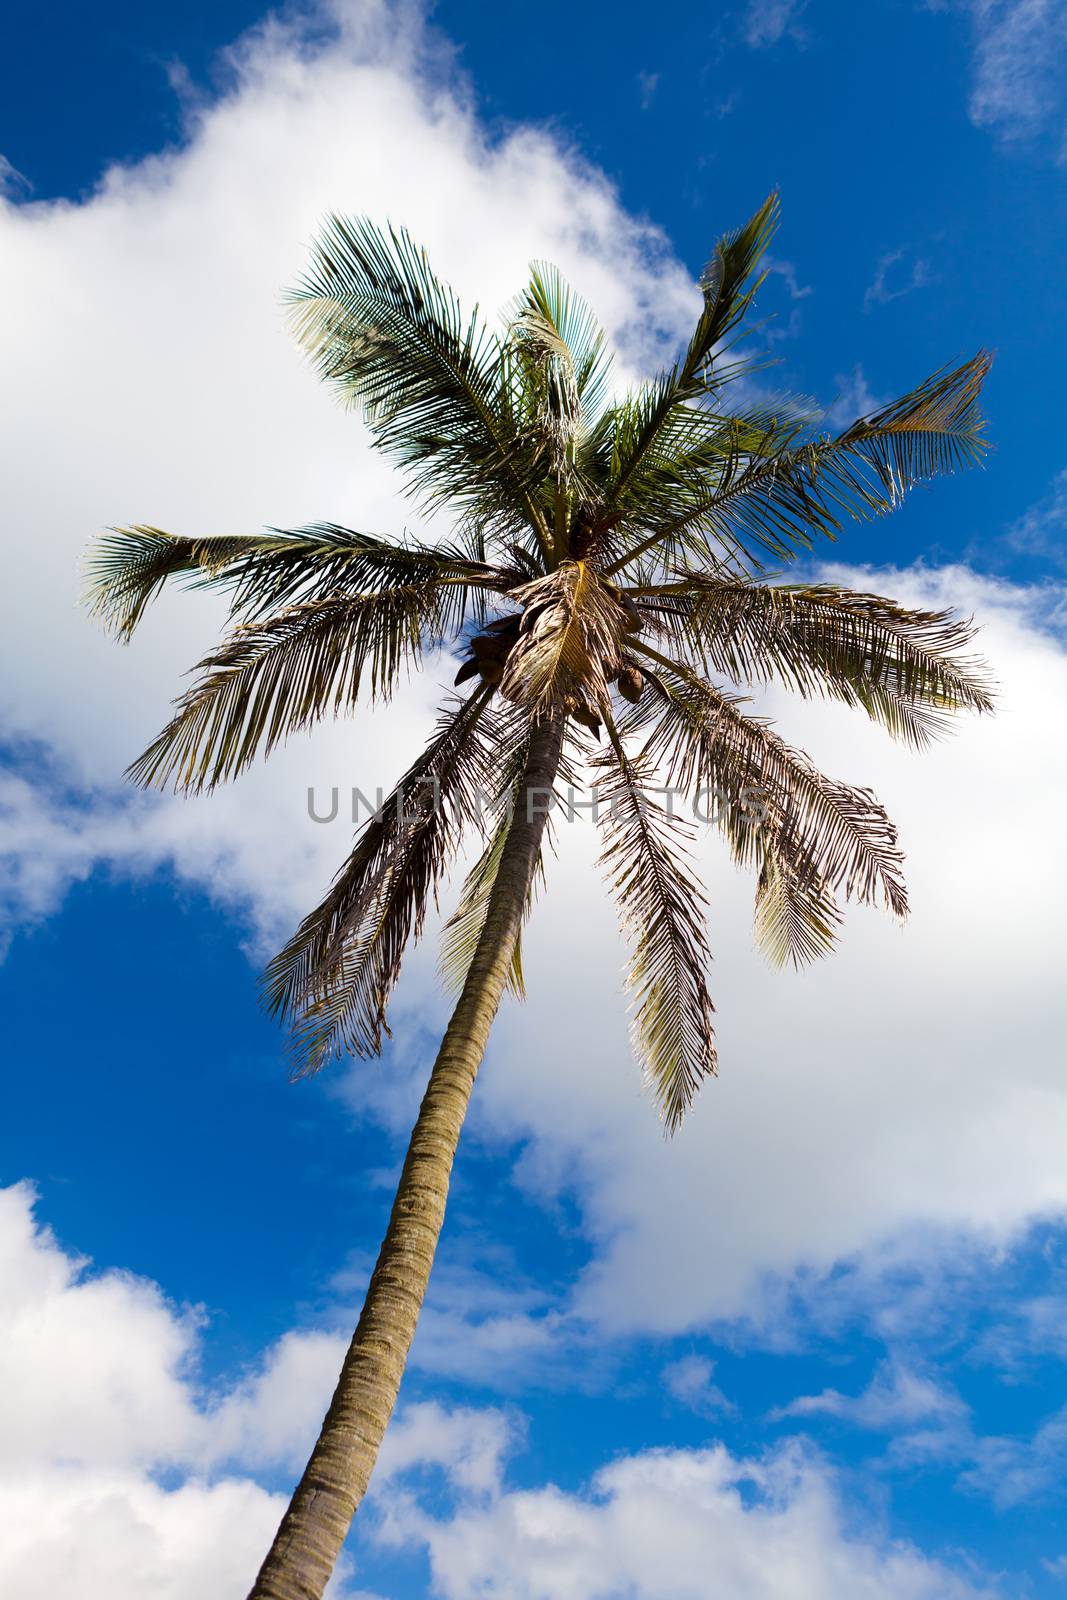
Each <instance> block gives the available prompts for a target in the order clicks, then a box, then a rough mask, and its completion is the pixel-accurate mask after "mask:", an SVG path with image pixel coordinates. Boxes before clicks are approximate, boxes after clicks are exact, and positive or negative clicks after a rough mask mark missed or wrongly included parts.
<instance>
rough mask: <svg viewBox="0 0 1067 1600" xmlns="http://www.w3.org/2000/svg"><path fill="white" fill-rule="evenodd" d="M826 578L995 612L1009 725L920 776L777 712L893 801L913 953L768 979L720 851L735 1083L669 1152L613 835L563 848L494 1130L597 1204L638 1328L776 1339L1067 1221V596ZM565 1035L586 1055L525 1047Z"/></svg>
mask: <svg viewBox="0 0 1067 1600" xmlns="http://www.w3.org/2000/svg"><path fill="white" fill-rule="evenodd" d="M826 575H827V576H831V577H837V578H847V579H848V580H849V581H852V582H854V583H856V584H857V585H858V586H860V587H862V588H866V589H871V590H875V591H881V592H888V593H892V594H895V595H898V596H899V597H900V598H902V599H903V600H905V601H908V602H911V603H914V604H925V605H930V606H936V605H941V604H946V603H955V604H957V605H959V606H960V607H962V609H963V610H964V611H970V610H972V609H973V610H974V611H976V612H977V613H978V615H979V617H980V619H981V620H982V622H983V624H984V632H983V636H982V647H983V649H984V650H985V651H986V652H987V653H988V655H989V657H990V658H991V660H992V661H993V662H994V664H995V667H996V672H997V675H998V678H999V680H1000V694H1001V709H1000V712H999V715H998V716H997V717H996V718H995V719H990V720H982V721H976V722H973V723H970V724H968V725H966V726H963V727H961V728H960V730H959V732H958V734H957V736H956V737H955V739H953V740H952V741H950V742H948V743H946V744H944V745H943V746H941V747H939V748H938V749H937V750H935V751H934V752H932V753H930V754H927V755H925V756H923V757H919V756H916V755H915V754H913V753H910V752H906V751H902V750H900V749H899V748H897V747H894V746H892V745H891V744H890V743H889V742H888V741H886V740H885V739H884V737H883V736H882V735H880V734H879V733H878V732H877V730H875V729H873V728H870V727H868V726H866V725H864V724H860V723H858V722H856V721H855V720H853V719H851V718H849V717H846V716H844V715H841V714H840V713H839V710H838V708H832V707H828V706H825V705H821V704H817V703H816V704H810V703H809V704H806V705H805V704H793V705H790V706H789V707H788V716H787V717H786V716H785V715H784V713H785V712H786V706H785V703H784V700H783V698H782V697H780V696H777V695H775V696H772V697H771V698H770V699H769V700H768V702H767V707H768V709H771V710H773V711H775V712H782V713H783V717H782V721H781V726H782V727H783V728H784V729H785V730H786V731H787V732H788V733H790V734H791V735H792V736H793V737H794V738H795V739H797V740H798V742H800V743H802V744H803V745H804V746H806V747H807V748H808V749H810V750H811V751H812V753H813V755H814V756H815V757H816V759H817V760H818V761H819V762H820V764H821V765H822V766H824V767H825V768H826V769H827V770H828V771H830V772H832V773H835V774H839V775H840V776H842V777H844V778H848V779H851V780H853V781H861V782H866V783H870V784H871V785H872V786H873V787H874V788H875V790H876V791H877V792H878V793H879V794H880V795H881V796H882V797H883V799H884V800H885V802H886V804H887V805H888V807H889V809H890V811H891V813H892V814H893V815H894V816H895V818H896V819H897V821H898V824H899V826H900V829H901V835H902V839H903V842H904V845H905V847H906V850H907V853H908V875H909V881H910V884H911V890H912V905H913V911H912V916H911V919H910V922H909V924H908V926H907V927H906V928H904V929H903V930H902V929H900V928H898V927H896V926H895V925H894V924H893V923H892V922H891V921H890V920H889V919H888V918H886V917H885V916H884V915H880V914H877V913H875V912H869V913H868V912H861V913H860V914H858V915H857V914H853V915H851V916H850V919H849V924H848V930H847V932H846V935H845V938H844V940H843V943H842V947H841V949H840V950H839V952H838V954H837V955H836V956H835V958H834V959H833V961H831V962H827V963H824V964H822V965H820V966H818V967H816V968H813V969H809V970H807V971H805V972H803V973H800V974H796V975H793V974H772V973H770V972H768V971H767V969H766V968H765V967H764V966H763V964H762V962H761V961H760V959H759V958H758V957H757V955H756V954H755V952H754V951H753V948H752V938H751V931H750V905H751V901H750V895H751V885H750V884H747V883H746V882H744V881H743V880H742V879H740V878H739V877H738V876H737V875H736V874H735V873H734V871H733V870H732V868H731V867H730V866H729V865H728V863H727V862H726V861H725V860H723V859H722V858H721V857H720V856H719V855H717V853H716V852H715V851H714V850H713V849H711V848H710V847H709V849H708V852H707V855H706V857H705V863H706V870H707V881H708V882H709V884H710V886H711V896H712V900H711V905H712V912H711V915H712V929H713V948H714V951H715V956H716V960H715V968H714V973H713V984H714V995H715V998H716V1002H717V1004H718V1007H719V1048H720V1076H719V1077H718V1078H717V1079H716V1080H715V1081H713V1082H711V1083H708V1084H707V1085H705V1087H704V1089H703V1091H702V1094H701V1098H700V1101H699V1102H698V1105H697V1107H696V1109H695V1111H694V1112H693V1113H692V1114H691V1117H690V1120H689V1122H688V1124H687V1126H686V1127H685V1128H684V1129H683V1131H682V1133H681V1134H680V1136H679V1137H677V1138H675V1139H674V1140H673V1141H671V1142H669V1143H668V1142H665V1141H664V1139H663V1138H662V1135H661V1133H660V1130H659V1128H658V1126H657V1124H656V1121H655V1119H654V1117H653V1115H652V1113H651V1110H650V1108H649V1105H648V1103H647V1101H646V1100H645V1099H644V1097H643V1095H642V1093H641V1088H640V1084H639V1081H638V1076H637V1073H636V1069H635V1068H634V1066H633V1064H632V1061H631V1058H630V1055H629V1051H628V1048H627V1042H626V1030H625V1015H624V1004H623V1001H622V998H621V995H620V992H619V991H620V985H619V969H620V967H621V951H620V948H619V946H618V944H617V943H616V944H613V937H614V932H613V918H612V915H611V912H610V909H609V907H608V906H607V904H606V902H605V900H604V897H603V895H602V893H601V891H600V888H599V880H598V879H597V878H596V877H595V875H594V873H593V871H592V868H591V858H592V856H593V855H594V853H595V842H594V840H593V839H592V837H591V834H592V829H591V828H590V827H589V826H585V827H581V826H574V827H568V828H563V829H561V830H560V833H561V840H560V862H559V868H558V870H557V871H556V873H555V874H554V875H553V880H552V885H551V891H550V895H549V897H548V898H547V899H546V901H545V902H544V905H543V907H542V908H539V910H538V914H537V915H536V916H535V917H534V919H533V921H532V925H531V928H530V933H529V937H528V940H527V957H526V968H527V979H528V984H529V990H530V1000H529V1002H528V1004H527V1006H526V1008H525V1009H524V1010H522V1011H521V1012H519V1011H518V1010H509V1011H507V1012H505V1013H504V1014H503V1015H502V1017H501V1019H500V1023H499V1024H498V1032H497V1038H496V1042H495V1044H494V1045H493V1046H492V1049H491V1054H490V1061H489V1065H488V1068H487V1070H486V1072H485V1075H484V1077H483V1080H482V1084H481V1089H480V1094H479V1097H478V1105H477V1108H476V1111H475V1116H476V1117H480V1118H483V1119H486V1121H487V1122H488V1124H489V1126H490V1127H491V1128H493V1129H495V1130H496V1131H497V1132H499V1133H503V1134H506V1136H507V1137H509V1138H513V1137H515V1136H516V1135H523V1136H525V1137H526V1139H527V1141H528V1147H527V1152H526V1157H525V1161H524V1164H523V1167H522V1172H521V1175H522V1177H523V1179H524V1181H525V1182H526V1183H527V1184H528V1186H529V1187H530V1189H531V1190H532V1191H533V1192H536V1193H547V1194H555V1193H558V1192H559V1191H560V1190H564V1191H569V1192H572V1193H573V1192H576V1193H577V1195H578V1197H579V1199H580V1201H581V1204H582V1205H583V1208H584V1216H585V1221H586V1227H587V1230H588V1232H589V1234H590V1236H591V1239H592V1242H593V1246H594V1253H593V1258H592V1261H591V1263H590V1265H589V1267H588V1269H587V1270H586V1272H585V1273H584V1275H583V1277H582V1279H581V1280H580V1283H579V1286H578V1290H577V1295H576V1299H575V1307H576V1309H577V1310H578V1311H579V1312H580V1313H581V1314H582V1315H584V1316H586V1317H589V1318H591V1319H593V1320H595V1321H597V1322H600V1323H601V1324H603V1325H605V1326H607V1327H610V1328H612V1329H615V1330H617V1331H621V1330H623V1329H629V1330H638V1329H643V1330H646V1331H657V1332H663V1333H667V1332H678V1331H680V1330H683V1329H686V1328H694V1327H698V1326H705V1325H707V1324H708V1323H709V1322H714V1321H715V1320H716V1319H720V1318H733V1317H738V1316H744V1317H755V1318H757V1319H759V1318H760V1317H764V1318H766V1319H771V1318H772V1317H777V1316H778V1315H779V1314H780V1313H781V1309H782V1301H781V1298H780V1296H779V1294H778V1292H777V1288H776V1286H781V1284H782V1283H783V1282H794V1283H796V1284H798V1286H799V1289H800V1290H802V1292H803V1293H804V1294H805V1295H806V1296H807V1297H808V1298H809V1299H811V1300H813V1301H816V1302H817V1301H818V1300H819V1299H820V1298H821V1297H822V1295H823V1294H824V1292H825V1293H826V1295H827V1297H828V1298H829V1299H832V1297H833V1291H831V1290H830V1289H825V1290H824V1283H825V1277H826V1274H828V1273H829V1271H830V1268H831V1267H832V1266H833V1265H834V1264H835V1263H842V1262H847V1261H850V1260H857V1259H864V1258H868V1257H870V1258H874V1259H877V1257H878V1253H879V1252H880V1251H881V1250H883V1249H885V1248H887V1246H888V1245H889V1244H890V1242H891V1241H893V1240H898V1241H900V1244H899V1250H900V1251H902V1252H904V1253H907V1252H909V1251H913V1252H915V1254H916V1255H918V1256H919V1258H920V1259H926V1260H933V1259H935V1258H936V1255H937V1252H938V1250H939V1248H940V1249H943V1250H944V1251H946V1252H947V1253H948V1255H949V1257H950V1258H951V1256H954V1255H956V1254H957V1253H959V1252H961V1251H962V1252H967V1251H969V1250H973V1251H976V1252H978V1254H979V1255H980V1254H981V1253H982V1252H984V1251H987V1250H988V1251H993V1250H996V1249H999V1248H1001V1247H1003V1246H1004V1245H1005V1244H1007V1243H1010V1241H1011V1240H1012V1239H1013V1238H1015V1237H1017V1236H1018V1234H1019V1230H1022V1229H1024V1228H1025V1227H1026V1225H1027V1223H1028V1222H1029V1221H1030V1220H1031V1219H1035V1218H1038V1217H1048V1216H1053V1215H1055V1216H1062V1215H1063V1212H1064V1209H1065V1207H1067V1186H1065V1182H1064V1176H1063V1163H1062V1150H1063V1144H1064V1139H1065V1138H1067V1090H1065V1086H1064V1083H1063V1076H1062V1070H1061V1069H1062V1050H1061V1045H1060V1040H1061V1039H1062V1034H1063V1027H1064V1022H1065V1020H1067V1019H1065V1017H1064V1014H1063V1012H1064V1006H1065V1003H1067V997H1065V995H1064V991H1063V986H1062V984H1061V983H1060V981H1059V977H1058V962H1059V951H1060V950H1061V949H1062V945H1063V937H1064V932H1065V930H1064V926H1063V919H1064V911H1063V905H1062V898H1061V896H1060V895H1059V892H1058V884H1059V883H1060V882H1062V880H1063V875H1064V871H1065V862H1064V850H1065V844H1064V840H1063V838H1062V834H1061V832H1060V830H1057V829H1055V828H1050V826H1049V817H1050V815H1051V814H1052V812H1050V807H1052V808H1053V810H1054V809H1055V801H1054V797H1056V796H1059V795H1061V794H1062V793H1063V792H1064V788H1065V786H1067V772H1065V763H1067V755H1065V752H1064V751H1063V749H1062V746H1061V745H1060V743H1059V742H1057V741H1055V740H1049V739H1048V738H1047V737H1046V730H1047V728H1048V727H1050V726H1053V725H1054V724H1055V719H1056V717H1057V716H1058V707H1059V706H1061V705H1062V703H1063V700H1064V697H1065V696H1067V653H1065V651H1064V649H1063V646H1062V644H1061V642H1060V641H1059V639H1058V637H1057V636H1055V635H1054V633H1052V632H1051V631H1049V628H1048V618H1049V610H1050V608H1054V605H1055V597H1054V596H1052V595H1050V594H1049V593H1047V592H1046V591H1044V590H1039V591H1033V592H1030V591H1026V590H1020V589H1013V588H1011V587H1010V586H1008V585H1004V584H998V583H996V582H992V581H987V580H981V579H978V578H976V577H975V576H974V575H973V574H969V573H968V572H966V571H965V570H962V569H960V570H955V571H942V572H937V573H935V572H927V573H924V572H921V571H920V572H914V573H902V572H866V571H862V572H856V571H850V572H845V571H843V570H841V569H827V573H826ZM555 1037H562V1038H565V1040H566V1050H565V1051H556V1050H554V1049H551V1048H545V1049H543V1050H542V1049H537V1050H531V1048H530V1040H531V1039H535V1040H550V1039H553V1038H555ZM575 1060H579V1061H581V1062H582V1068H583V1070H582V1072H581V1073H580V1074H576V1073H575V1072H574V1071H573V1067H572V1063H573V1062H574V1061H575ZM564 1102H565V1103H566V1105H567V1118H566V1119H565V1120H564V1119H561V1117H560V1116H559V1107H560V1105H561V1104H562V1103H564ZM890 1256H892V1252H891V1251H890ZM895 1259H897V1261H898V1263H899V1259H900V1257H899V1255H898V1256H897V1257H896V1258H895ZM801 1269H803V1276H802V1277H801V1278H800V1279H798V1278H797V1274H798V1272H799V1271H800V1270H801ZM930 1282H931V1283H932V1284H933V1283H936V1275H935V1274H934V1273H933V1271H931V1273H930Z"/></svg>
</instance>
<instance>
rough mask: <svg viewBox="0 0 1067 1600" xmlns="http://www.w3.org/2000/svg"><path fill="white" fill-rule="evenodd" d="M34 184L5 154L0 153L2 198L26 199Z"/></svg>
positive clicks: (0, 190) (0, 193)
mask: <svg viewBox="0 0 1067 1600" xmlns="http://www.w3.org/2000/svg"><path fill="white" fill-rule="evenodd" d="M32 189H33V184H32V183H31V182H30V180H29V178H27V177H26V176H25V175H24V174H23V173H21V172H20V171H19V170H18V168H17V167H14V166H12V164H11V162H10V161H9V160H8V159H7V157H6V156H5V155H2V154H0V198H6V199H10V200H24V199H25V198H26V196H27V195H28V194H29V193H30V192H31V191H32Z"/></svg>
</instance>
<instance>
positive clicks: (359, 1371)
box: [248, 713, 563, 1600]
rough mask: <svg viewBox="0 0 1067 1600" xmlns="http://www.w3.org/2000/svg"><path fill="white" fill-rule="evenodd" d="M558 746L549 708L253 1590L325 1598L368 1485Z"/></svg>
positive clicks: (258, 1599)
mask: <svg viewBox="0 0 1067 1600" xmlns="http://www.w3.org/2000/svg"><path fill="white" fill-rule="evenodd" d="M562 745H563V719H562V717H561V716H559V715H558V714H556V713H551V714H548V715H546V716H545V717H543V718H542V720H541V721H540V722H539V723H538V724H537V726H536V727H535V729H534V732H533V737H532V739H531V742H530V754H529V759H528V761H527V766H526V774H525V777H524V780H523V787H522V790H521V791H520V794H519V796H518V799H517V802H516V807H515V816H514V820H513V822H512V825H511V829H510V831H509V833H508V837H507V842H506V844H505V846H504V850H503V853H502V856H501V859H500V867H499V870H498V873H497V878H496V883H495V885H494V887H493V891H492V894H491V896H490V901H489V908H488V913H487V915H486V921H485V928H484V930H483V932H482V936H481V938H480V939H479V941H478V945H477V948H476V950H475V953H474V959H473V961H472V962H471V967H470V971H469V973H468V974H467V980H466V982H465V983H464V985H463V990H462V993H461V994H460V997H459V1000H458V1001H457V1002H456V1008H455V1010H454V1011H453V1013H452V1017H451V1020H450V1021H449V1024H448V1027H447V1029H446V1030H445V1035H444V1038H443V1039H442V1041H441V1048H440V1050H439V1051H438V1053H437V1059H436V1061H435V1062H434V1065H433V1071H432V1072H431V1074H430V1081H429V1084H428V1085H427V1089H426V1093H425V1095H424V1097H423V1101H422V1105H421V1106H420V1108H419V1115H418V1118H417V1120H416V1122H415V1127H414V1129H413V1130H412V1134H411V1142H410V1144H409V1145H408V1152H407V1156H406V1158H405V1161H404V1168H403V1171H402V1173H401V1175H400V1183H399V1185H398V1187H397V1191H396V1198H395V1200H394V1201H393V1209H392V1212H391V1214H390V1217H389V1226H388V1229H387V1230H386V1234H385V1239H384V1241H383V1243H382V1247H381V1250H380V1252H379V1254H378V1261H377V1264H376V1265H375V1268H374V1272H373V1275H372V1276H371V1280H370V1284H369V1286H368V1289H367V1297H366V1299H365V1300H364V1302H363V1310H362V1311H361V1313H360V1318H359V1323H358V1325H357V1327H356V1331H355V1333H354V1334H353V1336H352V1343H351V1344H350V1345H349V1347H348V1354H347V1355H346V1356H345V1360H344V1365H343V1367H342V1368H341V1376H340V1378H339V1380H338V1384H337V1388H336V1390H335V1391H334V1396H333V1400H332V1401H331V1403H330V1409H329V1411H328V1412H327V1413H326V1419H325V1421H324V1422H323V1424H322V1431H321V1432H320V1434H319V1438H318V1442H317V1444H316V1445H315V1448H314V1450H313V1451H312V1453H311V1458H310V1460H309V1461H308V1464H307V1467H306V1468H305V1471H304V1476H303V1477H302V1478H301V1480H300V1483H299V1484H298V1486H297V1488H296V1491H295V1493H294V1494H293V1498H292V1500H291V1501H290V1503H289V1509H288V1510H287V1511H286V1513H285V1516H284V1517H283V1518H282V1521H281V1526H280V1527H279V1529H278V1532H277V1534H276V1535H275V1539H274V1543H273V1545H272V1546H271V1548H270V1551H269V1552H268V1555H267V1558H266V1560H265V1561H264V1563H263V1565H262V1567H261V1568H260V1571H259V1576H258V1577H257V1578H256V1581H255V1583H254V1584H253V1586H252V1589H251V1590H250V1592H249V1597H248V1600H321V1596H322V1592H323V1590H324V1589H325V1587H326V1585H327V1583H328V1582H329V1579H330V1574H331V1573H332V1572H333V1569H334V1564H335V1563H336V1561H337V1557H338V1555H339V1553H340V1550H341V1546H342V1544H343V1543H344V1540H345V1536H346V1534H347V1533H348V1529H349V1526H350V1524H351V1522H352V1518H353V1516H354V1514H355V1511H356V1508H357V1506H358V1505H359V1503H360V1501H361V1500H362V1498H363V1495H364V1493H365V1492H366V1488H367V1483H368V1481H369V1479H370V1475H371V1471H372V1469H373V1467H374V1463H375V1460H376V1459H377V1455H378V1449H379V1446H380V1445H381V1442H382V1436H383V1434H384V1433H385V1429H386V1426H387V1424H388V1422H389V1418H390V1416H391V1415H392V1411H393V1407H394V1405H395V1404H396V1397H397V1393H398V1391H399V1389H400V1380H401V1378H402V1377H403V1373H404V1364H405V1362H406V1361H407V1355H408V1350H409V1349H410V1347H411V1341H412V1338H413V1337H414V1334H415V1324H416V1322H417V1321H418V1316H419V1311H420V1310H421V1307H422V1301H423V1296H424V1295H425V1293H426V1285H427V1283H428V1281H429V1277H430V1268H431V1267H432V1266H433V1258H434V1253H435V1251H436V1249H437V1240H438V1238H439V1236H440V1233H441V1224H442V1222H443V1221H444V1215H445V1203H446V1201H447V1199H448V1185H449V1179H450V1177H451V1173H452V1163H453V1160H454V1159H455V1154H456V1146H457V1145H458V1143H459V1135H460V1130H461V1129H462V1126H463V1119H464V1116H465V1115H466V1111H467V1104H468V1102H469V1100H470V1096H471V1090H472V1089H473V1087H474V1080H475V1077H476V1076H477V1073H478V1068H479V1066H480V1065H481V1061H482V1056H483V1055H484V1053H485V1047H486V1043H487V1041H488V1038H489V1029H490V1026H491V1024H492V1021H493V1018H494V1017H495V1016H496V1012H497V1008H498V1006H499V1005H500V999H501V996H502V995H503V992H504V987H505V984H506V982H507V977H508V971H509V968H510V965H511V958H512V953H513V951H514V948H515V942H516V940H517V938H518V936H519V932H520V929H521V927H522V917H523V911H524V908H525V905H526V900H527V895H528V893H529V889H530V885H531V883H532V881H533V874H534V869H535V867H536V864H537V857H538V851H539V850H540V846H541V839H542V835H543V834H544V830H545V822H546V818H547V812H548V791H550V789H551V787H552V784H553V782H554V780H555V776H556V771H557V768H558V766H559V760H560V752H561V749H562Z"/></svg>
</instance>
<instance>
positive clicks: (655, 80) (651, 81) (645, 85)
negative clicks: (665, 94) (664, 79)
mask: <svg viewBox="0 0 1067 1600" xmlns="http://www.w3.org/2000/svg"><path fill="white" fill-rule="evenodd" d="M659 80H660V75H659V73H658V72H639V73H638V74H637V92H638V96H639V98H640V101H641V110H642V111H647V110H648V108H649V107H650V106H651V104H652V102H653V100H654V99H655V98H656V90H657V89H658V88H659Z"/></svg>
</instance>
